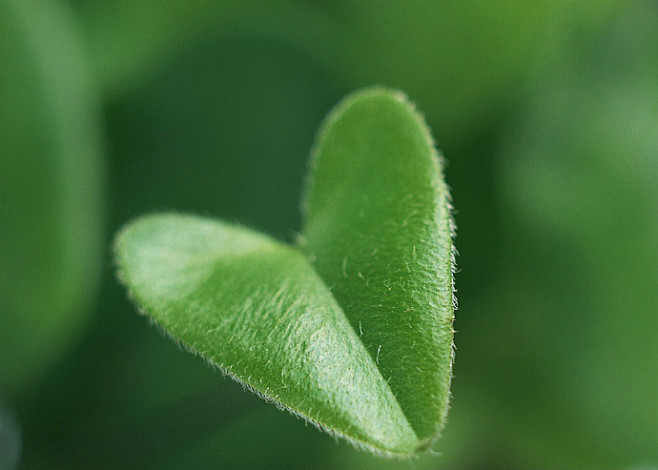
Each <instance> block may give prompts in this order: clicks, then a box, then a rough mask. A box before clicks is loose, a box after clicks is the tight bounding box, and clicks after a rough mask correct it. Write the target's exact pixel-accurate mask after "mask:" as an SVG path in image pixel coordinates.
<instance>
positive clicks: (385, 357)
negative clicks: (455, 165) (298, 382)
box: [303, 88, 453, 448]
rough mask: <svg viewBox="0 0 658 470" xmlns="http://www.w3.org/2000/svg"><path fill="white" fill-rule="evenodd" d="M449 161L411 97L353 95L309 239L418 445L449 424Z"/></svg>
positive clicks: (339, 125)
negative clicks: (444, 169)
mask: <svg viewBox="0 0 658 470" xmlns="http://www.w3.org/2000/svg"><path fill="white" fill-rule="evenodd" d="M439 163H440V160H439V157H438V155H437V153H436V151H435V149H434V144H433V141H432V138H431V136H430V134H429V131H428V129H427V127H426V125H425V123H424V121H423V119H422V117H421V116H420V115H419V114H418V113H417V112H416V111H415V109H414V108H413V106H412V105H411V104H409V102H408V101H407V99H406V98H405V97H404V96H403V95H402V94H400V93H398V92H394V91H389V90H385V89H378V88H376V89H370V90H365V91H361V92H358V93H355V94H354V95H352V96H350V97H348V98H346V99H345V100H344V101H343V103H342V104H341V105H339V106H338V107H337V108H336V110H335V111H334V112H333V113H332V114H331V115H330V116H329V117H328V119H327V122H326V123H325V125H324V128H323V130H322V132H321V134H320V136H319V140H318V143H317V147H316V149H315V151H314V154H313V157H312V164H311V175H310V182H309V189H308V194H307V199H306V205H307V207H306V212H307V213H306V221H305V228H304V240H303V246H304V249H305V250H306V252H307V253H308V255H309V257H310V259H311V260H312V263H313V265H314V267H315V268H316V270H317V272H318V273H319V275H320V276H321V277H322V279H323V280H324V281H325V283H326V285H327V286H328V287H329V288H330V289H331V292H332V294H333V296H334V297H335V299H336V300H337V302H338V303H339V304H340V305H341V307H342V308H343V311H344V312H345V314H346V315H347V317H348V318H349V321H350V322H351V324H352V326H353V328H354V329H355V331H357V332H358V333H359V335H360V339H361V341H362V342H363V344H364V345H365V347H366V349H367V350H368V352H369V353H370V355H371V356H372V357H373V359H374V360H375V363H376V364H377V366H378V367H379V370H380V372H381V374H382V376H383V377H384V378H385V379H386V380H387V382H388V383H389V385H390V387H391V389H392V391H393V393H394V394H395V396H396V397H397V400H398V402H399V403H400V406H401V407H402V410H403V411H404V413H405V415H406V416H407V418H408V420H409V422H410V424H411V425H412V427H413V428H414V430H415V432H416V434H417V435H418V437H419V439H420V440H421V441H422V442H421V444H420V445H419V448H422V447H424V446H427V445H429V444H430V443H431V442H432V440H433V439H434V437H435V436H436V435H437V433H438V432H439V430H440V429H441V427H442V424H443V421H444V419H445V415H446V412H447V408H448V399H449V390H450V380H451V367H452V338H453V328H452V322H453V288H452V261H451V259H452V246H453V245H452V232H453V229H452V219H451V214H450V205H449V196H448V190H447V188H446V185H445V183H444V182H443V177H442V174H441V170H440V167H439Z"/></svg>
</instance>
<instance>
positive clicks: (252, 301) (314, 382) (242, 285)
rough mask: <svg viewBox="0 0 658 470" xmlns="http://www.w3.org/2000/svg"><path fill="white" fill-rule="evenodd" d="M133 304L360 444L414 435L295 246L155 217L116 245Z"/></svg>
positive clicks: (387, 444)
mask: <svg viewBox="0 0 658 470" xmlns="http://www.w3.org/2000/svg"><path fill="white" fill-rule="evenodd" d="M116 257H117V262H118V265H119V268H120V270H121V277H122V279H123V281H124V282H125V284H126V285H127V286H128V288H129V289H130V291H131V292H132V295H133V296H134V298H135V300H136V301H137V303H138V304H139V305H140V306H141V307H143V308H144V310H145V311H146V313H148V314H149V315H150V316H151V318H153V319H154V320H155V321H156V322H157V323H158V324H160V325H162V326H163V327H164V329H165V330H166V331H167V332H168V333H169V334H170V335H172V336H173V337H174V338H176V339H178V340H180V341H181V342H182V343H183V344H184V345H185V346H186V347H187V348H189V349H191V350H192V351H194V352H196V353H198V354H200V355H201V356H203V357H204V358H206V359H207V360H208V361H209V362H210V363H211V364H213V365H214V366H217V367H219V368H220V369H221V370H222V371H224V372H225V373H227V374H229V375H230V376H231V377H232V378H234V379H235V380H237V381H239V382H241V383H243V384H245V385H246V386H247V387H249V388H250V389H252V390H253V391H255V392H256V393H258V394H259V395H261V396H262V397H264V398H266V399H269V400H272V401H274V402H275V403H277V404H280V405H282V406H283V407H285V408H287V409H288V410H290V411H291V412H293V413H294V414H297V415H299V416H301V417H304V418H305V419H308V420H310V421H311V422H313V423H315V424H317V425H319V426H320V427H321V428H323V429H325V430H327V431H329V432H332V433H335V434H337V435H340V436H343V437H346V438H347V439H349V440H350V441H351V442H352V443H354V444H356V445H357V446H363V447H365V448H368V449H370V450H375V451H380V452H383V453H388V454H410V453H412V452H413V451H414V449H415V448H416V447H417V445H418V439H417V437H416V435H415V433H414V431H413V430H412V428H411V426H410V425H409V423H408V421H407V419H406V417H405V415H404V413H403V412H402V410H401V409H400V406H399V403H398V402H397V400H396V398H395V396H394V395H393V393H392V392H391V390H390V388H389V386H388V384H387V382H386V380H385V379H384V378H383V377H382V376H381V374H380V372H379V370H378V368H377V366H376V364H375V361H374V360H373V359H372V357H371V356H370V355H369V354H368V352H367V351H366V350H365V348H364V347H363V344H362V343H361V342H360V340H359V337H358V335H357V334H356V333H355V331H354V330H353V328H352V327H351V326H350V324H349V322H348V321H347V319H346V317H345V315H344V313H343V311H342V310H341V308H340V306H339V305H338V304H337V303H336V301H335V300H334V298H333V297H332V295H331V293H330V292H329V290H328V289H327V288H326V286H325V285H324V284H323V282H322V281H321V279H320V278H319V277H318V276H317V274H316V273H315V271H314V270H313V268H312V267H311V266H310V264H309V263H308V262H307V260H306V258H305V257H304V255H303V254H302V253H301V252H300V251H299V250H297V249H295V248H293V247H289V246H286V245H284V244H282V243H279V242H277V241H275V240H273V239H271V238H269V237H267V236H265V235H260V234H258V233H255V232H253V231H250V230H248V229H245V228H241V227H238V226H235V225H231V224H227V223H223V222H219V221H211V220H208V219H203V218H200V217H195V216H183V215H154V216H148V217H145V218H142V219H139V220H138V221H136V222H134V223H132V224H131V225H129V226H128V227H127V228H126V229H124V230H123V231H122V232H121V233H120V235H119V236H118V238H117V242H116Z"/></svg>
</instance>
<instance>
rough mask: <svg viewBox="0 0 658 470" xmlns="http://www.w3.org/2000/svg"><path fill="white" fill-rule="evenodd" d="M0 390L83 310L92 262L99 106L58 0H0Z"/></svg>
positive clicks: (62, 340)
mask: <svg viewBox="0 0 658 470" xmlns="http://www.w3.org/2000/svg"><path fill="white" fill-rule="evenodd" d="M0 24H1V25H2V26H1V27H0V64H2V65H0V127H1V129H2V130H1V131H0V221H2V222H0V305H1V306H2V313H1V314H0V390H5V389H6V390H11V391H12V392H13V391H15V390H17V389H18V388H20V387H21V386H22V385H24V384H25V383H26V382H27V381H29V380H30V379H31V378H33V377H35V376H36V375H37V374H38V373H39V372H40V371H41V370H42V369H43V368H45V367H46V366H48V365H49V364H51V363H52V362H53V361H54V360H55V359H56V358H58V357H59V355H60V354H61V353H62V352H63V351H62V350H63V349H65V348H66V346H67V345H68V344H70V342H71V341H72V339H73V338H74V337H75V336H76V333H77V332H79V331H80V329H81V326H82V324H83V323H84V321H85V319H86V318H87V315H86V314H87V313H88V310H87V308H86V307H87V306H88V304H89V301H90V300H91V298H92V296H93V294H94V293H95V290H96V287H97V281H98V277H99V274H100V269H99V268H100V258H101V252H102V250H101V244H102V243H101V238H102V236H101V233H102V215H103V214H102V212H103V211H102V207H101V191H100V187H101V168H100V167H101V162H100V161H101V145H100V123H99V114H100V113H99V112H98V111H99V110H98V108H97V101H96V95H95V92H94V90H93V87H92V86H91V83H90V80H89V77H88V73H87V69H86V67H85V62H84V58H83V53H82V51H81V47H80V43H79V42H78V37H77V36H76V34H75V24H74V22H73V21H72V20H71V17H70V14H69V12H68V10H66V8H65V7H64V6H63V5H62V4H61V3H59V2H50V1H31V0H26V1H23V0H8V1H6V0H5V1H1V2H0Z"/></svg>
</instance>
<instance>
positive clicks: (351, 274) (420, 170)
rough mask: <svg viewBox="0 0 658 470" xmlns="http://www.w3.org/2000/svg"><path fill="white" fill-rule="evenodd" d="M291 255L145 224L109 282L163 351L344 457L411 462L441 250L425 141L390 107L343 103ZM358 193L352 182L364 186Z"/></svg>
mask: <svg viewBox="0 0 658 470" xmlns="http://www.w3.org/2000/svg"><path fill="white" fill-rule="evenodd" d="M312 178H313V181H312V184H311V189H310V191H309V198H308V214H307V215H308V221H307V224H306V230H305V236H304V237H303V238H302V249H300V248H299V247H294V246H288V245H285V244H283V243H281V242H278V241H275V240H273V239H271V238H269V237H267V236H265V235H262V234H258V233H256V232H253V231H251V230H248V229H246V228H242V227H239V226H236V225H232V224H228V223H225V222H220V221H213V220H209V219H204V218H201V217H197V216H185V215H175V214H160V215H152V216H147V217H144V218H142V219H139V220H137V221H135V222H133V223H132V224H130V225H129V226H128V227H127V228H126V229H124V230H123V231H122V232H121V233H120V235H119V236H118V237H117V241H116V258H117V262H118V265H119V269H120V273H121V274H120V275H121V278H122V280H123V281H124V282H125V284H126V285H127V286H128V287H129V289H130V291H131V292H132V295H133V296H134V298H135V300H136V302H137V303H138V304H139V305H140V306H141V307H142V308H143V309H144V310H145V312H146V313H147V314H148V315H149V316H150V317H151V318H153V319H154V320H155V321H156V322H157V323H158V324H160V325H162V326H163V327H164V329H165V330H166V331H167V332H168V333H169V334H170V335H171V336H173V337H174V338H175V339H177V340H179V341H181V342H182V343H183V345H184V346H185V347H187V348H189V349H191V350H192V351H193V352H195V353H198V354H200V355H201V356H202V357H204V358H206V359H207V360H208V361H209V362H210V363H211V364H212V365H214V366H216V367H218V368H219V369H221V370H222V371H223V372H224V373H226V374H228V375H229V376H231V377H232V378H233V379H235V380H236V381H238V382H240V383H242V384H244V385H245V386H247V387H248V388H249V389H251V390H253V391H254V392H256V393H257V394H259V395H260V396H262V397H263V398H265V399H268V400H272V401H274V402H275V403H276V404H278V405H280V406H282V407H284V408H286V409H288V410H289V411H291V412H292V413H293V414H295V415H298V416H301V417H303V418H305V419H307V420H309V421H311V422H312V423H314V424H316V425H318V426H319V427H320V428H322V429H324V430H326V431H328V432H330V433H333V434H336V435H338V436H341V437H344V438H346V439H348V440H349V441H350V442H351V443H353V444H355V445H357V446H358V447H362V448H365V449H368V450H371V451H375V452H379V453H382V454H386V455H406V456H408V455H413V454H414V453H416V452H417V451H419V450H422V449H425V448H426V447H427V446H428V445H429V444H430V443H431V441H432V440H433V438H434V437H435V436H436V434H437V433H438V431H439V430H440V428H441V426H442V423H443V420H444V418H445V414H446V411H447V406H448V395H449V384H450V376H451V365H452V357H451V352H452V318H453V300H452V271H451V256H452V240H451V231H452V229H451V218H450V213H449V204H448V201H447V191H446V188H445V185H444V183H443V180H442V178H441V174H440V170H439V161H438V158H437V155H436V153H435V151H434V148H433V144H432V141H431V138H430V136H429V132H428V131H427V129H426V127H425V125H424V123H423V121H422V119H421V118H420V117H419V116H418V114H417V113H416V112H415V111H414V109H413V108H412V107H411V106H410V105H409V104H408V103H407V102H406V100H405V98H404V97H403V96H402V95H400V94H398V93H395V92H391V91H387V90H382V89H373V90H368V91H365V92H360V93H357V94H355V95H353V96H351V97H349V98H348V99H346V100H345V102H344V103H343V104H342V105H340V106H339V107H338V108H337V110H336V111H334V113H333V114H331V115H330V117H329V119H328V123H327V125H326V126H325V130H324V132H323V133H322V137H321V139H320V143H319V146H318V149H316V151H315V157H314V165H313V171H312ZM366 180H367V181H366Z"/></svg>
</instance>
